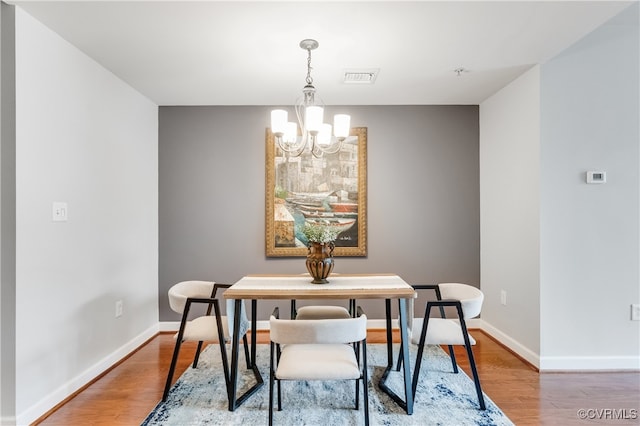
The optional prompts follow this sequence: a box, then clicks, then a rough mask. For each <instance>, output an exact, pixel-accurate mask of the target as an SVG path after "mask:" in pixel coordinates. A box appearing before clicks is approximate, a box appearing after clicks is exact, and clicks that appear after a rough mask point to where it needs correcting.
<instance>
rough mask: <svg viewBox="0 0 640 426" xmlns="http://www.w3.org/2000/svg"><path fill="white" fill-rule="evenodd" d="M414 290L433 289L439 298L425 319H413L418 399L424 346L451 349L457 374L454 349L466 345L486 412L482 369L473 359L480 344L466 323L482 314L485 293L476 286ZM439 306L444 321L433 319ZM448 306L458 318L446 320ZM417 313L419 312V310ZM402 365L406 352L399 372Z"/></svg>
mask: <svg viewBox="0 0 640 426" xmlns="http://www.w3.org/2000/svg"><path fill="white" fill-rule="evenodd" d="M413 288H414V289H416V290H418V291H420V290H432V291H435V295H436V300H433V301H427V304H426V307H425V310H424V317H423V318H412V317H411V316H410V317H409V321H410V326H409V333H410V336H411V343H413V344H416V345H418V354H417V358H416V365H415V369H414V372H413V382H412V389H413V396H414V398H415V396H416V388H417V385H418V377H419V375H420V366H421V364H422V355H423V351H424V345H444V346H448V349H449V356H450V358H451V363H452V366H453V372H454V373H457V372H458V364H457V363H456V357H455V354H454V351H453V346H454V345H462V346H464V347H465V348H466V352H467V356H468V357H469V364H470V366H471V372H472V375H473V381H474V384H475V387H476V393H477V395H478V404H479V405H480V409H481V410H484V409H485V408H486V407H485V402H484V397H483V394H482V388H481V387H480V378H479V377H478V370H477V368H476V363H475V359H474V357H473V350H472V349H471V346H472V345H475V344H476V341H475V339H474V338H473V337H472V336H471V335H470V334H469V332H468V331H467V324H466V320H468V319H470V318H475V317H477V316H478V315H480V311H481V310H482V302H483V300H484V294H483V293H482V291H480V289H478V288H476V287H473V286H470V285H468V284H461V283H440V284H438V285H414V286H413ZM436 307H437V308H438V310H439V311H440V318H437V317H433V318H431V317H430V314H431V309H432V308H436ZM446 307H453V308H454V309H455V312H456V318H455V319H450V318H446V316H445V308H446ZM450 309H451V308H450ZM416 312H418V311H417V310H416ZM401 362H402V353H400V356H399V357H398V365H397V368H398V369H399V368H400V366H401Z"/></svg>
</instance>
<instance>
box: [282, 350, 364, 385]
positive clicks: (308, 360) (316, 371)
mask: <svg viewBox="0 0 640 426" xmlns="http://www.w3.org/2000/svg"><path fill="white" fill-rule="evenodd" d="M301 360H302V361H301ZM276 377H277V378H278V379H281V380H288V379H290V380H351V379H354V380H355V379H358V378H360V369H359V368H358V361H357V360H356V356H355V352H354V351H353V347H352V346H350V345H345V344H341V343H339V344H308V345H307V344H302V345H301V344H293V345H286V346H284V347H283V348H282V354H281V356H280V362H279V363H278V369H277V371H276Z"/></svg>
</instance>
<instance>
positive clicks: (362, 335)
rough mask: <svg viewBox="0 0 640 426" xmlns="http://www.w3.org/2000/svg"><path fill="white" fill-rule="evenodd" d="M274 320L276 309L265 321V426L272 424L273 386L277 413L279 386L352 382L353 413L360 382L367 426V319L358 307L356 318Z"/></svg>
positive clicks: (357, 400) (279, 402)
mask: <svg viewBox="0 0 640 426" xmlns="http://www.w3.org/2000/svg"><path fill="white" fill-rule="evenodd" d="M278 316H279V312H278V308H276V309H275V310H274V311H273V314H272V315H271V318H270V320H269V326H270V338H271V345H270V362H269V425H272V424H273V397H274V383H275V382H276V381H277V383H278V411H280V410H282V391H281V382H282V381H287V380H305V381H306V380H354V381H355V382H356V392H355V409H356V410H358V409H359V402H360V395H359V394H360V391H359V385H360V382H361V381H362V388H363V394H364V404H363V405H364V420H365V425H368V424H369V393H368V389H367V384H368V378H367V344H366V338H367V316H366V315H364V313H363V312H362V309H361V308H360V307H358V316H357V317H356V318H340V319H307V320H303V319H295V320H291V319H279V318H278ZM350 343H358V344H354V345H349V344H350ZM360 348H362V355H361V353H360ZM360 361H362V368H361V367H360Z"/></svg>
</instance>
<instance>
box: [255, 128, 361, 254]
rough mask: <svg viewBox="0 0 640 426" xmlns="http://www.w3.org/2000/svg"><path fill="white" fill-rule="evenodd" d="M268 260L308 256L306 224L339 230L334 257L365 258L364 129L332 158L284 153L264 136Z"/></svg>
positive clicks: (269, 135)
mask: <svg viewBox="0 0 640 426" xmlns="http://www.w3.org/2000/svg"><path fill="white" fill-rule="evenodd" d="M265 140H266V154H267V155H266V167H265V170H266V179H265V181H266V188H265V201H266V202H265V204H266V206H265V218H266V227H265V228H266V232H265V240H266V255H267V257H296V256H306V255H307V241H306V238H305V237H304V234H303V233H302V227H303V226H304V224H305V223H322V224H328V225H331V226H336V227H338V229H339V230H340V233H339V234H338V237H337V239H336V241H335V249H334V251H333V255H334V256H366V255H367V128H366V127H355V128H352V129H351V133H350V136H349V137H348V138H346V139H345V140H344V142H343V143H342V147H341V148H340V150H339V151H338V152H336V153H335V154H326V153H325V154H323V155H322V156H321V157H319V158H316V157H315V156H313V155H312V154H311V153H310V152H309V151H308V150H305V151H304V152H303V153H302V154H301V155H299V156H293V155H290V154H288V153H286V152H285V151H283V150H282V149H281V148H280V146H279V145H278V144H277V143H276V142H275V138H274V136H273V134H272V133H271V130H270V129H267V131H266V138H265Z"/></svg>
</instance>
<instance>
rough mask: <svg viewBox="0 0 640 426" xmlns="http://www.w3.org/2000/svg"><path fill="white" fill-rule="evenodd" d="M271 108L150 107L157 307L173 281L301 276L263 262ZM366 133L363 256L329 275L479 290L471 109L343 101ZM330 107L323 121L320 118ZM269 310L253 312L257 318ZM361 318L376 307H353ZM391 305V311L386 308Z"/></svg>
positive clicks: (474, 112)
mask: <svg viewBox="0 0 640 426" xmlns="http://www.w3.org/2000/svg"><path fill="white" fill-rule="evenodd" d="M271 109H272V108H271V107H263V106H259V107H258V106H256V107H224V106H211V107H181V106H175V107H160V112H159V153H158V155H159V312H160V321H177V320H178V319H179V317H178V315H177V314H174V313H173V312H172V311H171V310H170V309H169V306H168V300H167V291H168V289H169V288H170V287H171V286H172V285H173V284H175V283H176V282H179V281H183V280H212V281H217V282H227V283H233V282H235V281H237V280H238V279H240V278H241V277H242V276H244V275H246V274H256V273H280V272H281V273H291V274H297V273H303V272H306V269H305V264H304V258H303V257H299V258H267V257H266V256H265V236H264V235H265V197H264V191H265V129H266V128H267V126H268V125H269V112H270V110H271ZM343 109H346V110H348V112H349V113H350V114H351V116H352V121H351V123H352V126H353V127H367V129H368V144H367V145H368V158H367V160H368V206H367V213H368V255H367V257H352V258H342V257H339V258H337V259H336V266H335V269H334V272H339V273H356V272H363V273H375V272H394V273H397V274H399V275H400V276H402V277H403V278H404V279H405V280H406V281H407V282H410V283H437V282H445V281H459V282H466V283H469V284H471V285H474V286H479V284H480V260H479V257H480V255H479V248H480V228H479V220H480V219H479V182H478V173H479V171H478V138H479V135H478V106H353V107H347V108H343ZM331 113H332V112H331V111H330V110H328V111H327V114H331ZM274 305H278V306H281V307H282V308H287V307H288V302H286V301H275V302H263V303H259V305H258V320H266V319H267V318H268V314H269V313H270V312H271V310H272V308H273V306H274ZM362 305H363V307H364V308H365V310H366V311H367V314H368V315H369V317H370V318H383V317H384V304H383V303H382V302H381V301H363V302H362ZM394 309H395V306H394Z"/></svg>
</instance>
